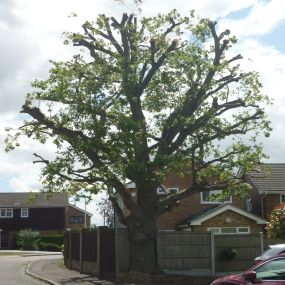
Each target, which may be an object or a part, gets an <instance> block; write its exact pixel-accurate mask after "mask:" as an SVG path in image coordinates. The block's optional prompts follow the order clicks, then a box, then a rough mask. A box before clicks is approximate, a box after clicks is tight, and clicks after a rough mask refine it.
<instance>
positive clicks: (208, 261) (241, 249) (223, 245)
mask: <svg viewBox="0 0 285 285" xmlns="http://www.w3.org/2000/svg"><path fill="white" fill-rule="evenodd" d="M267 243H268V242H267V241H264V238H263V235H262V234H259V235H214V234H213V233H210V232H208V233H193V232H177V231H160V232H158V234H157V256H158V264H159V266H160V269H161V270H163V271H165V272H176V273H178V272H179V273H193V274H194V273H195V274H196V273H201V274H215V273H217V272H226V273H229V272H237V271H243V270H245V269H246V268H248V267H249V266H250V265H252V262H253V259H254V258H255V257H256V256H258V255H260V253H261V252H263V251H264V245H265V244H267ZM225 249H233V250H235V251H236V252H237V255H236V257H235V258H233V260H225V259H224V258H223V257H222V256H221V253H222V252H223V250H225Z"/></svg>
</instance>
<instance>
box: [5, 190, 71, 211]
mask: <svg viewBox="0 0 285 285" xmlns="http://www.w3.org/2000/svg"><path fill="white" fill-rule="evenodd" d="M67 205H68V196H67V194H65V193H52V194H46V193H42V192H37V193H36V192H33V193H32V192H9V193H0V207H1V208H3V207H9V208H19V207H20V208H25V207H26V208H38V207H41V208H44V207H49V208H50V207H66V206H67Z"/></svg>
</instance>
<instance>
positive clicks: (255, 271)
mask: <svg viewBox="0 0 285 285" xmlns="http://www.w3.org/2000/svg"><path fill="white" fill-rule="evenodd" d="M234 284H235V285H248V284H266V285H277V284H278V285H285V256H284V255H283V256H281V255H280V256H276V257H273V258H271V259H268V260H266V261H264V262H261V263H259V264H256V265H254V266H252V267H251V268H249V270H248V271H246V272H245V273H242V274H237V275H229V276H225V277H222V278H219V279H216V280H215V281H213V282H212V283H211V285H234Z"/></svg>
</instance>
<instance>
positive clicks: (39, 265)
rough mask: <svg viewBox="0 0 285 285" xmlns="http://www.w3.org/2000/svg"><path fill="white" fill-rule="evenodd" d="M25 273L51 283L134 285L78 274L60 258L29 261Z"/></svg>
mask: <svg viewBox="0 0 285 285" xmlns="http://www.w3.org/2000/svg"><path fill="white" fill-rule="evenodd" d="M26 273H27V274H28V275H30V276H32V277H34V278H37V279H40V280H43V281H45V282H46V283H48V284H52V285H79V284H80V285H94V284H98V285H135V284H130V283H115V282H112V281H107V280H100V279H99V278H97V277H94V276H90V275H86V274H80V273H79V272H77V271H75V270H69V269H67V268H66V267H65V266H64V265H63V260H62V259H44V258H43V259H40V260H36V261H33V262H31V263H30V264H29V265H28V267H27V269H26Z"/></svg>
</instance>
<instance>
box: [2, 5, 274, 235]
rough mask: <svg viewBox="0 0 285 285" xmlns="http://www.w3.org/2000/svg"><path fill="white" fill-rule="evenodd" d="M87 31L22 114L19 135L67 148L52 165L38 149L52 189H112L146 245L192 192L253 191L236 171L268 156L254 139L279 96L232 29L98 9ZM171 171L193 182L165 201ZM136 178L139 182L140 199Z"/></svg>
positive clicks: (71, 38) (72, 40)
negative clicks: (249, 66) (247, 60)
mask: <svg viewBox="0 0 285 285" xmlns="http://www.w3.org/2000/svg"><path fill="white" fill-rule="evenodd" d="M82 28H83V32H82V33H66V34H65V37H66V39H65V44H72V45H73V46H75V47H78V48H79V49H78V54H75V55H74V56H73V58H71V59H70V60H68V61H60V62H55V61H51V65H52V67H51V68H50V75H49V78H48V79H46V80H35V81H34V82H33V84H32V86H33V87H34V92H32V93H30V94H28V95H27V97H26V102H25V104H24V105H23V108H22V111H21V113H23V114H28V115H29V116H30V119H27V120H26V121H25V123H24V125H23V126H22V127H20V128H19V130H18V132H17V134H16V137H20V136H21V135H25V136H28V137H31V138H32V139H35V140H38V141H40V142H41V143H46V141H47V140H52V142H53V143H54V144H55V145H56V146H57V153H56V158H55V159H53V160H48V159H47V158H45V157H44V156H43V154H35V157H36V161H35V162H40V163H42V164H43V168H42V182H43V185H44V188H45V189H46V190H50V191H67V192H69V193H72V194H74V193H76V192H77V191H79V190H81V189H84V188H85V189H86V191H90V192H91V193H97V192H98V191H102V190H106V191H107V192H108V194H109V199H110V200H111V201H112V204H113V207H114V208H115V209H116V212H117V214H118V216H119V218H120V220H121V222H122V223H124V224H126V225H127V227H128V229H129V230H130V229H131V228H134V227H135V228H136V230H133V231H131V230H130V235H131V236H132V233H133V236H136V232H139V231H140V232H141V231H143V230H144V229H145V231H144V234H145V235H140V236H139V237H138V236H137V240H139V239H141V240H143V236H147V234H146V232H147V229H149V228H155V225H154V224H155V219H156V217H157V216H158V215H159V214H161V213H162V212H163V211H165V210H170V209H171V207H173V206H174V205H176V201H177V199H180V198H181V197H182V196H183V195H190V194H193V193H196V192H199V191H205V190H209V189H213V188H219V189H221V188H222V189H224V190H225V193H228V194H229V193H230V194H237V193H238V192H240V191H241V190H244V189H247V187H246V185H245V184H243V183H241V181H240V180H239V178H238V177H237V174H236V173H237V169H238V168H239V167H243V168H244V169H245V170H247V169H250V168H251V167H252V166H253V165H255V164H256V163H258V162H260V160H261V159H262V158H264V157H265V155H264V154H263V151H262V147H261V145H260V144H259V143H258V142H257V140H256V139H257V137H258V136H259V135H262V134H263V135H265V136H268V135H269V132H270V124H269V121H268V120H267V118H266V115H265V113H264V106H265V105H266V104H268V103H270V100H269V98H268V97H267V96H266V95H263V94H262V84H261V82H260V79H259V75H258V73H257V72H254V71H243V70H242V69H241V67H240V64H239V62H240V61H241V60H242V56H241V55H240V54H237V55H236V54H233V52H232V50H231V48H232V46H233V45H234V44H235V43H236V42H237V40H236V38H235V37H234V36H231V34H230V31H229V30H228V29H227V30H225V31H221V32H218V29H217V23H216V22H213V21H210V20H208V19H199V18H196V17H195V16H194V12H191V13H190V15H189V16H188V17H182V16H180V15H179V14H178V13H177V12H176V11H172V12H170V13H168V14H166V15H158V16H156V17H150V18H137V17H136V16H135V15H133V14H130V15H128V14H123V15H122V18H121V19H115V18H114V17H108V16H106V15H99V16H98V17H97V20H96V21H95V22H85V23H84V24H83V25H82ZM15 143H16V140H15V135H14V136H12V140H9V137H8V139H7V149H12V148H14V146H15ZM168 172H176V173H179V174H181V175H183V173H185V172H188V173H189V172H190V173H191V174H192V177H193V179H192V180H193V181H191V183H190V184H189V187H188V188H187V189H185V191H182V192H180V193H178V194H176V195H169V196H167V197H164V198H162V199H160V198H159V197H158V195H157V192H156V189H157V187H158V186H159V185H161V183H162V182H163V180H164V178H165V175H166V174H167V173H168ZM211 177H216V178H217V179H216V181H215V183H214V184H212V183H211V182H210V181H211V179H209V178H211ZM127 181H133V182H135V184H136V188H137V192H138V195H137V201H136V202H135V201H134V200H133V199H132V197H131V195H130V194H129V193H128V191H126V189H125V183H126V182H127ZM212 182H213V181H212ZM115 193H116V194H118V195H119V196H120V197H121V199H122V201H123V203H124V206H125V208H127V209H128V210H129V212H130V215H128V216H125V215H124V213H123V212H122V210H121V208H120V207H119V205H118V203H117V199H116V198H115ZM135 221H136V222H135ZM138 221H139V222H138ZM150 223H152V227H147V226H145V225H146V224H148V225H149V224H150ZM143 225H144V226H145V227H144V226H143ZM139 227H140V230H139V229H138V228H139Z"/></svg>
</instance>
